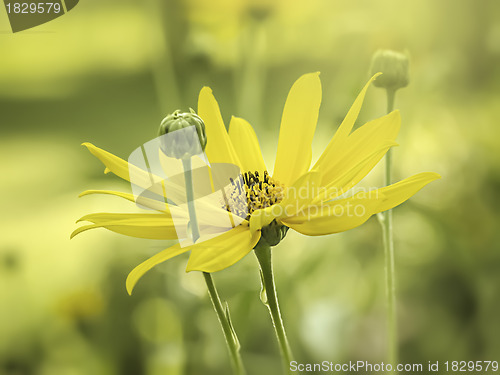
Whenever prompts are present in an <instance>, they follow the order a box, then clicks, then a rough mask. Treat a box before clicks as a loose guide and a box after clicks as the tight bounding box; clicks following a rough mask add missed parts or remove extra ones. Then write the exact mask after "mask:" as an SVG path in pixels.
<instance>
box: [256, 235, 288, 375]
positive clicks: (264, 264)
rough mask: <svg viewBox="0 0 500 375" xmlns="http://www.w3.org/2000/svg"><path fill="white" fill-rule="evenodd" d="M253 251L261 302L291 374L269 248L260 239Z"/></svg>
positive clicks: (286, 370)
mask: <svg viewBox="0 0 500 375" xmlns="http://www.w3.org/2000/svg"><path fill="white" fill-rule="evenodd" d="M254 251H255V255H256V256H257V260H258V261H259V264H260V270H261V277H262V289H263V294H264V293H265V297H266V298H265V300H263V301H262V302H263V303H264V304H265V305H266V306H267V308H268V309H269V313H270V314H271V319H272V321H273V326H274V331H275V333H276V337H277V339H278V343H279V346H280V351H281V357H282V359H283V365H284V366H285V373H286V374H291V370H290V362H291V361H292V351H291V350H290V345H289V344H288V339H287V338H286V332H285V327H284V325H283V320H282V319H281V313H280V307H279V304H278V296H277V294H276V287H275V285H274V276H273V265H272V259H271V247H270V246H269V244H268V243H267V242H265V240H263V239H261V240H260V241H259V243H258V244H257V246H256V247H255V249H254ZM261 299H262V298H261Z"/></svg>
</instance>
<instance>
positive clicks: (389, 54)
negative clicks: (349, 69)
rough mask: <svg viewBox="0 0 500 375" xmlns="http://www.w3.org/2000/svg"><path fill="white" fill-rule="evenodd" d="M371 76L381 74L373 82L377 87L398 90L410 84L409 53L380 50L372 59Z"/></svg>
mask: <svg viewBox="0 0 500 375" xmlns="http://www.w3.org/2000/svg"><path fill="white" fill-rule="evenodd" d="M370 70H371V74H372V75H373V74H375V73H378V72H381V73H382V75H381V76H380V77H377V79H376V80H375V81H374V82H373V84H374V85H375V86H376V87H383V88H385V89H388V90H397V89H400V88H402V87H406V86H408V83H409V82H410V59H409V57H408V54H407V53H400V52H396V51H392V50H378V51H377V52H375V54H374V55H373V58H372V64H371V69H370Z"/></svg>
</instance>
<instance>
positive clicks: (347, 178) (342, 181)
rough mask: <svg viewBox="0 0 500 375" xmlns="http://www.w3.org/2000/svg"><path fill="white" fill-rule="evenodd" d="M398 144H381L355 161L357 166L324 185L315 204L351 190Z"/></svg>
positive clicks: (389, 142) (352, 166)
mask: <svg viewBox="0 0 500 375" xmlns="http://www.w3.org/2000/svg"><path fill="white" fill-rule="evenodd" d="M397 145H398V144H397V143H395V142H391V141H386V142H385V143H381V144H380V145H378V146H379V148H378V149H375V150H373V151H372V150H371V151H372V152H371V154H369V155H367V156H365V158H364V159H362V160H360V161H357V164H355V165H351V167H350V169H347V170H345V171H343V173H341V174H340V173H339V175H338V176H336V177H335V178H334V179H333V180H331V181H330V183H329V184H328V185H326V187H325V189H324V190H323V191H321V194H320V195H319V196H318V197H317V198H316V199H315V200H314V203H315V204H317V203H319V202H322V201H329V200H331V199H334V198H336V197H338V196H340V195H342V194H344V193H346V192H347V191H349V189H351V188H352V187H353V186H354V185H356V184H357V183H358V182H359V181H361V179H362V178H363V177H364V176H366V175H367V174H368V172H369V171H371V170H372V168H373V166H374V165H375V164H376V163H377V162H378V161H379V160H380V159H381V158H382V157H383V156H384V155H385V154H386V153H387V151H388V150H389V149H390V148H391V147H393V146H397Z"/></svg>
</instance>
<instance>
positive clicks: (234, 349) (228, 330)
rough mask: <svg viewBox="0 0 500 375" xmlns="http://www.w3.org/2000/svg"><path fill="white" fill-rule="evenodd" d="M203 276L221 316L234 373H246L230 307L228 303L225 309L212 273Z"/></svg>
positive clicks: (205, 273)
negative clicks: (230, 314) (230, 316)
mask: <svg viewBox="0 0 500 375" xmlns="http://www.w3.org/2000/svg"><path fill="white" fill-rule="evenodd" d="M203 277H204V278H205V282H206V284H207V288H208V293H209V295H210V300H211V301H212V304H213V306H214V309H215V312H216V313H217V317H218V318H219V323H220V325H221V327H222V332H223V333H224V338H225V339H226V344H227V348H228V350H229V356H230V357H231V363H232V365H233V370H234V373H235V374H237V375H244V374H245V368H244V367H243V362H242V360H241V356H240V343H239V341H238V337H237V336H236V333H235V332H234V328H233V325H232V324H231V319H230V318H229V309H228V306H227V304H226V309H224V307H223V305H222V303H221V300H220V298H219V294H218V293H217V289H216V288H215V284H214V281H213V279H212V275H211V274H209V273H207V272H203Z"/></svg>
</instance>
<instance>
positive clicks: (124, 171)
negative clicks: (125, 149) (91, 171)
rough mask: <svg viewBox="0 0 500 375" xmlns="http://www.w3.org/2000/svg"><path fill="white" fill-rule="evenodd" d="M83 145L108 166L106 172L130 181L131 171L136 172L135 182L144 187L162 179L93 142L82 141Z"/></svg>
mask: <svg viewBox="0 0 500 375" xmlns="http://www.w3.org/2000/svg"><path fill="white" fill-rule="evenodd" d="M82 146H85V147H87V149H88V150H89V151H90V152H91V153H92V155H94V156H95V157H96V158H98V159H99V160H100V161H101V162H102V163H103V164H104V165H105V166H106V172H108V171H109V172H113V173H114V174H115V175H117V176H118V177H121V178H123V179H124V180H127V181H130V172H132V173H133V174H134V183H135V184H136V185H139V186H141V187H143V188H147V187H149V186H151V185H153V184H155V183H157V182H160V181H161V180H162V179H161V178H160V177H158V176H155V175H153V174H152V173H149V172H147V171H144V170H142V169H140V168H138V167H136V166H135V165H132V164H129V163H128V162H126V161H125V160H123V159H121V158H119V157H118V156H115V155H113V154H112V153H110V152H107V151H105V150H103V149H101V148H99V147H96V146H94V145H93V144H92V143H88V142H85V143H82ZM129 168H130V169H129Z"/></svg>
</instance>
